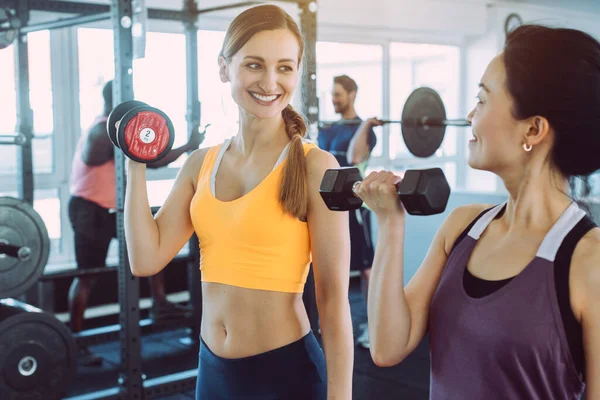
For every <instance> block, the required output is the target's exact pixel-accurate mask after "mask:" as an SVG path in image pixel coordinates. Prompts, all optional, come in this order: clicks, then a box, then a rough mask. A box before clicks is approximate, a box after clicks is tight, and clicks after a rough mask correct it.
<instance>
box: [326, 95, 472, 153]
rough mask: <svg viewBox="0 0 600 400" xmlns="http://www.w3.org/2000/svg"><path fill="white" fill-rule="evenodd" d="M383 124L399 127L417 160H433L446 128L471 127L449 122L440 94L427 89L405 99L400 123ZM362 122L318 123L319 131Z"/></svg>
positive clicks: (398, 121) (465, 123) (466, 123)
mask: <svg viewBox="0 0 600 400" xmlns="http://www.w3.org/2000/svg"><path fill="white" fill-rule="evenodd" d="M382 122H383V123H384V124H400V125H401V129H402V137H403V139H404V143H405V144H406V147H407V148H408V151H410V152H411V153H412V154H414V155H415V156H416V157H422V158H425V157H430V156H432V155H433V154H435V152H436V151H437V149H439V148H440V146H441V145H442V142H443V141H444V135H445V134H446V127H447V126H471V123H470V122H469V121H467V120H466V119H447V118H446V108H445V107H444V102H443V101H442V98H441V97H440V95H439V94H438V93H437V92H436V91H435V90H433V89H431V88H428V87H420V88H417V89H415V90H414V91H413V92H412V93H411V94H410V95H409V96H408V98H407V99H406V103H404V107H403V109H402V119H401V120H383V121H382ZM361 123H362V121H360V120H340V121H319V128H320V129H330V128H331V127H332V126H334V125H359V124H361Z"/></svg>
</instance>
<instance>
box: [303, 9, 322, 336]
mask: <svg viewBox="0 0 600 400" xmlns="http://www.w3.org/2000/svg"><path fill="white" fill-rule="evenodd" d="M298 8H299V10H300V28H301V30H302V34H303V35H304V40H305V44H304V46H305V48H304V71H303V72H304V73H303V74H302V110H301V111H302V113H303V114H304V115H305V116H306V118H307V119H308V123H309V129H311V128H310V126H313V125H314V124H316V123H317V121H318V119H319V107H318V99H317V54H316V53H317V2H316V1H299V2H298ZM302 300H303V301H304V306H305V308H306V312H307V314H308V319H309V321H310V326H311V328H312V330H313V332H318V329H319V314H318V310H317V300H316V292H315V277H314V272H313V268H312V265H311V268H310V271H309V273H308V276H307V278H306V285H305V287H304V294H303V296H302Z"/></svg>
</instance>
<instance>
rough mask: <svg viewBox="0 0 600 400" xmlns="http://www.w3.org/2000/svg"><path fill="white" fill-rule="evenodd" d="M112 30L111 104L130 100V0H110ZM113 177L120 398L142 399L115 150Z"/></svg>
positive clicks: (121, 167)
mask: <svg viewBox="0 0 600 400" xmlns="http://www.w3.org/2000/svg"><path fill="white" fill-rule="evenodd" d="M111 17H112V25H113V33H114V49H115V78H114V81H113V106H116V105H118V104H120V103H122V102H124V101H128V100H133V38H132V36H131V26H132V24H133V19H132V4H131V0H111ZM115 167H116V180H117V237H118V240H119V271H118V275H119V277H118V278H119V305H120V311H119V322H120V324H121V333H120V339H121V368H122V370H121V376H120V378H119V384H120V389H121V391H120V396H121V398H122V399H123V400H125V399H127V400H140V399H142V393H143V385H142V356H141V331H140V312H139V301H140V287H139V280H138V278H137V277H135V276H133V275H132V274H131V272H130V267H129V259H128V257H127V245H126V242H125V226H124V220H123V211H124V205H125V182H126V179H125V178H126V174H125V155H124V154H123V152H122V151H115Z"/></svg>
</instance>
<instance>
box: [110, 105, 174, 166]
mask: <svg viewBox="0 0 600 400" xmlns="http://www.w3.org/2000/svg"><path fill="white" fill-rule="evenodd" d="M174 140H175V130H174V128H173V123H172V122H171V120H170V119H169V117H168V116H167V114H165V113H164V112H162V111H161V110H159V109H157V108H153V107H150V106H141V107H136V108H133V109H130V110H129V111H127V112H126V113H125V115H123V117H122V118H121V120H120V123H119V127H118V129H117V142H118V143H119V147H120V148H121V150H122V151H123V153H124V154H125V155H126V156H127V157H128V158H130V159H132V160H134V161H137V162H140V163H149V162H154V161H158V160H160V159H161V158H163V157H164V156H166V155H167V153H168V152H169V151H170V150H171V148H172V147H173V142H174Z"/></svg>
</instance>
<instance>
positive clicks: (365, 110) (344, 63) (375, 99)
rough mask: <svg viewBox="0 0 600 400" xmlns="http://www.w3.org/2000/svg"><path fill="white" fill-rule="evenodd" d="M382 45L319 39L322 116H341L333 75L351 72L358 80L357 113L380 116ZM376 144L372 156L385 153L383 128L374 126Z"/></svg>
mask: <svg viewBox="0 0 600 400" xmlns="http://www.w3.org/2000/svg"><path fill="white" fill-rule="evenodd" d="M382 59H383V48H382V47H381V46H379V45H372V44H355V43H336V42H318V43H317V96H318V98H319V120H321V121H332V120H338V119H340V115H337V114H336V113H335V110H334V108H333V104H332V97H331V90H332V87H333V77H334V76H336V75H348V76H349V77H351V78H352V79H354V80H355V81H356V84H357V86H358V92H357V94H356V101H355V108H356V113H357V114H358V115H359V117H361V118H362V119H366V118H370V117H375V116H377V117H381V115H382V111H383V95H382V87H383V83H382V79H383V78H382ZM374 131H375V134H376V135H377V145H376V147H375V148H374V149H373V153H372V154H373V156H376V157H377V156H381V155H382V149H383V146H382V129H381V128H379V127H377V128H375V129H374Z"/></svg>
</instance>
